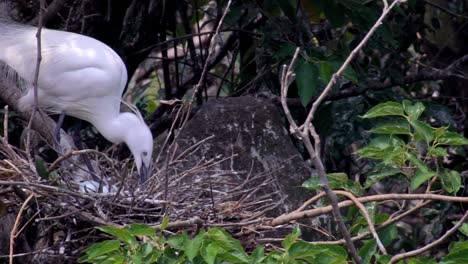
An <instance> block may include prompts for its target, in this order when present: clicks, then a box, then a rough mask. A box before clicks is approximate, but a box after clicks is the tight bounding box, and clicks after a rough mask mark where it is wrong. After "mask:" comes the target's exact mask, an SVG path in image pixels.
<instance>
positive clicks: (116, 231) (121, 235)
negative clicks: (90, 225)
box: [98, 226, 137, 246]
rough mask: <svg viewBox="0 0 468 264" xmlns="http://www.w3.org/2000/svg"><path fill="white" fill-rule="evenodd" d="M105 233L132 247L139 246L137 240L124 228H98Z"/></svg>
mask: <svg viewBox="0 0 468 264" xmlns="http://www.w3.org/2000/svg"><path fill="white" fill-rule="evenodd" d="M98 229H99V230H101V231H102V232H104V233H107V234H110V235H112V236H114V237H116V238H117V239H119V240H120V241H122V242H124V243H126V244H127V245H130V246H135V245H136V244H137V242H136V239H135V238H134V237H133V236H132V235H131V234H130V232H129V231H128V230H126V229H124V228H119V227H115V226H103V227H98Z"/></svg>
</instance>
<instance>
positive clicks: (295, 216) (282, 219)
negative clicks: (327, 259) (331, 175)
mask: <svg viewBox="0 0 468 264" xmlns="http://www.w3.org/2000/svg"><path fill="white" fill-rule="evenodd" d="M357 200H358V201H359V202H361V203H369V202H380V201H390V200H399V201H401V200H435V201H446V202H459V203H468V197H456V196H447V195H439V194H396V193H391V194H379V195H371V196H366V197H360V198H357ZM351 205H354V203H353V202H352V201H343V202H340V203H338V207H340V208H344V207H349V206H351ZM331 211H332V206H331V205H328V206H324V207H320V208H315V209H310V210H305V211H303V212H292V213H289V214H285V215H281V216H279V217H277V218H275V219H273V220H272V221H271V223H270V225H272V226H277V225H282V224H285V223H289V222H291V221H294V220H299V219H302V218H306V217H315V216H319V215H322V214H328V213H330V212H331Z"/></svg>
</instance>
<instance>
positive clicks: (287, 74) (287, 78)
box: [281, 0, 402, 263]
mask: <svg viewBox="0 0 468 264" xmlns="http://www.w3.org/2000/svg"><path fill="white" fill-rule="evenodd" d="M401 1H402V0H395V1H393V2H392V3H391V4H390V5H388V3H387V1H385V0H384V1H383V3H384V8H383V11H382V14H381V15H380V17H379V19H378V20H377V21H376V22H375V24H374V25H373V26H372V28H371V29H370V30H369V32H368V33H367V34H366V36H365V37H364V39H363V40H362V41H361V42H360V43H359V44H358V45H357V46H356V48H355V49H354V50H353V51H352V52H351V54H350V55H349V56H348V58H346V60H345V62H344V63H343V65H342V66H341V67H340V69H339V70H338V71H337V72H336V73H334V74H333V75H332V77H331V79H330V81H329V83H328V84H327V86H326V87H325V89H324V90H323V92H322V93H321V94H320V95H319V97H318V98H317V99H316V101H315V102H314V103H313V104H312V108H311V110H310V111H309V113H308V115H307V118H306V120H305V122H304V123H303V124H302V125H301V126H300V127H298V126H297V124H296V123H295V121H294V119H293V118H292V116H291V113H290V110H289V108H288V106H287V104H286V98H287V94H288V88H289V85H290V84H291V82H292V81H293V80H294V74H293V73H292V69H293V66H294V63H295V60H296V58H297V55H298V52H299V51H298V50H296V53H295V54H294V57H293V60H292V61H291V63H290V64H289V67H288V68H287V69H286V66H283V71H282V72H281V105H282V106H283V109H284V112H285V115H286V117H287V119H288V121H289V123H290V127H291V133H292V134H294V135H296V136H297V137H298V138H299V139H300V140H301V141H302V142H303V143H304V146H305V147H306V149H307V152H308V153H309V156H310V158H311V160H312V164H313V165H314V167H315V169H316V170H317V173H318V175H319V177H320V183H321V185H322V186H321V187H322V189H323V190H324V191H325V193H326V194H327V197H328V198H329V199H330V203H331V207H332V212H333V215H334V217H335V219H336V222H337V223H338V229H339V230H340V233H341V234H342V235H343V238H344V240H345V241H346V246H347V248H348V250H349V252H350V254H351V256H352V257H353V259H354V261H355V262H356V263H361V258H360V256H359V254H358V253H357V250H356V247H355V246H354V244H353V241H352V240H351V235H350V233H349V231H348V229H347V227H346V225H345V224H344V221H343V217H342V216H341V213H340V210H339V206H338V198H337V197H336V194H335V193H334V192H333V191H332V190H331V188H330V186H329V184H328V179H327V174H326V171H325V167H324V165H323V162H322V160H321V158H320V136H319V135H318V134H317V132H316V131H315V127H314V126H313V124H312V120H313V118H314V115H315V112H316V111H317V109H318V107H319V106H320V104H321V103H322V101H323V100H324V99H325V98H326V97H327V96H328V93H329V92H330V91H331V89H332V88H333V86H334V84H335V83H336V81H337V79H338V78H339V77H340V76H341V74H342V73H343V72H344V70H345V69H346V67H347V66H348V65H349V64H350V63H351V61H352V60H353V59H354V57H355V56H356V55H357V54H358V52H359V51H360V50H361V49H362V48H363V47H364V45H365V44H366V43H367V41H368V40H369V39H370V37H371V36H372V35H373V34H374V33H375V31H376V30H377V28H378V27H379V26H380V25H381V24H382V21H383V20H384V18H385V17H386V16H387V14H388V13H389V12H390V10H392V8H393V7H394V6H395V5H397V4H399V3H400V2H401ZM310 137H312V138H313V139H314V145H312V142H311V138H310Z"/></svg>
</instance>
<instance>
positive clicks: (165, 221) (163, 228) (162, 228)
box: [161, 216, 170, 231]
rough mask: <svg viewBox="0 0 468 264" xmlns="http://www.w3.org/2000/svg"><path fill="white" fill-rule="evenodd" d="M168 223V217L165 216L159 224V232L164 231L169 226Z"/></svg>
mask: <svg viewBox="0 0 468 264" xmlns="http://www.w3.org/2000/svg"><path fill="white" fill-rule="evenodd" d="M169 221H170V218H169V216H165V217H164V218H163V220H162V223H161V231H164V230H166V227H167V225H168V224H169Z"/></svg>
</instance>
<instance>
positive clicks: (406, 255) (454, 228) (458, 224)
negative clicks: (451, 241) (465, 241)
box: [388, 211, 468, 264]
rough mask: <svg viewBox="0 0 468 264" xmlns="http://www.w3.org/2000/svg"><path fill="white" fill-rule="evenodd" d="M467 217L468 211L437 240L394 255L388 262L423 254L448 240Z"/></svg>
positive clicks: (391, 262) (389, 263) (392, 262)
mask: <svg viewBox="0 0 468 264" xmlns="http://www.w3.org/2000/svg"><path fill="white" fill-rule="evenodd" d="M467 217H468V211H466V212H465V214H464V215H463V217H462V218H461V219H460V221H458V222H457V223H456V224H455V225H454V226H453V227H452V228H450V229H449V230H448V231H447V232H446V233H445V234H444V235H443V236H441V237H440V238H438V239H437V240H435V241H433V242H432V243H429V244H427V245H425V246H424V247H422V248H419V249H416V250H413V251H410V252H406V253H401V254H397V255H395V256H393V257H392V259H390V262H388V264H394V263H397V262H398V261H400V260H403V259H406V258H409V257H414V256H417V255H419V254H421V253H423V252H425V251H427V250H429V249H431V248H433V247H435V246H437V245H439V244H440V243H442V242H444V240H446V239H447V238H448V237H449V236H451V235H452V234H453V233H455V232H456V231H457V229H458V228H459V227H460V226H461V225H462V224H463V223H464V222H465V220H466V219H467Z"/></svg>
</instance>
